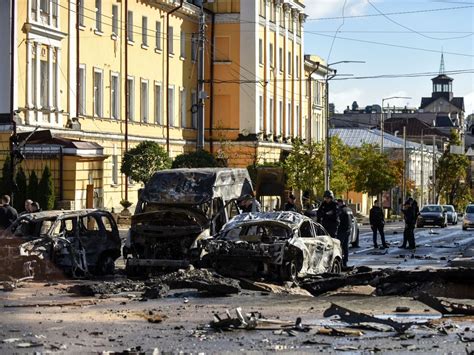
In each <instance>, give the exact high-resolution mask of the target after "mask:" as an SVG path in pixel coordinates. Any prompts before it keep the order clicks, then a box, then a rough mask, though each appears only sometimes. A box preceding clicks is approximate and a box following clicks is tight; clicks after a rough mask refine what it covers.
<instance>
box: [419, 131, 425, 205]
mask: <svg viewBox="0 0 474 355" xmlns="http://www.w3.org/2000/svg"><path fill="white" fill-rule="evenodd" d="M424 152H425V145H424V142H423V130H421V168H420V173H421V174H420V175H421V176H420V185H421V186H420V190H421V205H420V207H423V206H424V204H425V203H424V200H425V191H424V186H423V184H424V183H425V167H424V165H425V159H424V157H425V154H424Z"/></svg>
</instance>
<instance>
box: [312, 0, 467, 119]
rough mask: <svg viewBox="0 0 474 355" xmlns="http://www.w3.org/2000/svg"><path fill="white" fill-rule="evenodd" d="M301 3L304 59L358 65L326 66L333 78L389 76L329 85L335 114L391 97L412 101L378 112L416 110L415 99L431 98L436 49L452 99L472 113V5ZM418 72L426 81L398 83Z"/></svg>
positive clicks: (431, 0) (387, 0) (420, 0)
mask: <svg viewBox="0 0 474 355" xmlns="http://www.w3.org/2000/svg"><path fill="white" fill-rule="evenodd" d="M344 3H345V6H344ZM305 5H306V13H307V14H308V15H309V18H308V19H307V21H306V24H305V51H306V54H317V55H319V56H321V57H322V58H324V59H325V60H328V61H329V63H334V62H338V61H344V60H357V61H365V63H363V64H355V63H350V64H349V63H348V64H337V65H334V66H333V67H334V68H336V69H337V72H338V74H352V75H353V76H354V77H361V76H378V75H394V76H397V78H377V79H375V78H372V79H364V80H361V79H350V78H351V77H349V76H348V77H343V76H341V77H339V79H343V78H346V79H350V80H336V79H337V78H335V79H333V80H331V81H330V102H334V103H335V104H336V110H337V111H339V112H342V111H343V110H344V109H345V108H346V106H348V105H349V106H350V105H351V104H352V102H353V101H357V102H358V104H359V106H361V107H365V106H366V105H371V104H379V105H381V103H382V99H383V98H387V97H391V96H406V97H411V98H412V99H393V100H390V101H385V106H387V103H389V104H390V105H408V106H411V107H418V106H419V105H420V102H421V98H422V97H429V96H431V91H432V88H431V78H433V77H434V76H436V75H437V73H438V72H439V68H440V58H441V51H443V52H444V62H445V71H446V74H447V75H448V76H450V77H452V78H453V79H454V81H453V93H454V96H456V97H459V96H461V97H462V96H463V97H464V101H465V106H466V116H467V115H469V114H471V113H474V0H306V1H305ZM343 8H344V18H343V16H342V15H343ZM390 13H392V14H390ZM382 14H384V15H385V16H383V15H382ZM371 15H376V16H371ZM354 16H356V17H354ZM333 17H336V18H333ZM328 18H333V19H328ZM338 29H339V32H337V35H336V38H335V40H334V43H333V45H332V50H331V43H332V42H333V39H334V35H335V33H336V31H337V30H338ZM369 42H371V43H369ZM374 42H377V43H378V44H376V43H374ZM408 47H409V48H408ZM453 71H462V72H461V73H452V72H453ZM418 73H426V76H418V75H417V76H415V77H402V78H400V77H399V76H400V74H418Z"/></svg>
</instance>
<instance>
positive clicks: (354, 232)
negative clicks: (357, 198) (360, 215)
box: [349, 208, 360, 248]
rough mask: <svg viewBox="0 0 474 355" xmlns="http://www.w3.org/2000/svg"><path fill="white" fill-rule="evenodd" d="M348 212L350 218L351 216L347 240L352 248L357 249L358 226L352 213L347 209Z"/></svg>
mask: <svg viewBox="0 0 474 355" xmlns="http://www.w3.org/2000/svg"><path fill="white" fill-rule="evenodd" d="M349 211H350V213H349V214H350V216H351V222H352V224H351V236H350V239H349V243H351V244H352V247H354V248H358V247H359V235H360V231H359V224H358V223H357V218H356V217H355V216H354V213H352V210H351V209H350V208H349Z"/></svg>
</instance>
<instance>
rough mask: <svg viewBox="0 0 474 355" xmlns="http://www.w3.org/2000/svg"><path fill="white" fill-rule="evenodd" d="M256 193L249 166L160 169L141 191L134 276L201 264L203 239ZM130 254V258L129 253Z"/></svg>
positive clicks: (131, 242)
mask: <svg viewBox="0 0 474 355" xmlns="http://www.w3.org/2000/svg"><path fill="white" fill-rule="evenodd" d="M251 193H252V183H251V180H250V177H249V174H248V171H247V169H229V168H225V169H224V168H219V169H217V168H216V169H210V168H205V169H202V168H201V169H172V170H162V171H159V172H156V173H155V174H154V175H153V176H152V178H151V179H150V181H148V183H147V184H146V186H145V188H144V189H143V191H142V192H141V194H140V197H139V201H138V203H137V207H136V210H135V214H134V215H133V216H132V220H131V227H130V231H129V236H128V238H127V242H126V245H125V247H124V251H123V254H124V257H125V258H127V260H126V268H127V272H128V273H129V274H143V273H145V272H146V271H147V270H149V269H153V268H157V267H158V268H180V267H187V266H188V265H189V264H190V263H197V262H199V258H200V254H201V251H200V248H199V244H198V241H200V240H203V239H207V238H211V236H212V235H215V234H216V233H218V232H219V231H220V230H221V228H222V227H223V226H224V224H225V223H227V221H228V219H229V216H232V215H235V214H238V213H239V209H238V206H237V199H238V198H239V197H241V196H245V195H248V194H251ZM128 256H131V257H128Z"/></svg>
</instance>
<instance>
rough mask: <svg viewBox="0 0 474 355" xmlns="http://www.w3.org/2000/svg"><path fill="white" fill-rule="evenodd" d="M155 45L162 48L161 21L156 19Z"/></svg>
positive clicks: (159, 48)
mask: <svg viewBox="0 0 474 355" xmlns="http://www.w3.org/2000/svg"><path fill="white" fill-rule="evenodd" d="M155 42H156V43H155V47H156V49H158V50H161V22H160V21H156V23H155Z"/></svg>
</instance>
